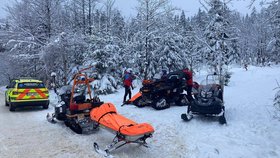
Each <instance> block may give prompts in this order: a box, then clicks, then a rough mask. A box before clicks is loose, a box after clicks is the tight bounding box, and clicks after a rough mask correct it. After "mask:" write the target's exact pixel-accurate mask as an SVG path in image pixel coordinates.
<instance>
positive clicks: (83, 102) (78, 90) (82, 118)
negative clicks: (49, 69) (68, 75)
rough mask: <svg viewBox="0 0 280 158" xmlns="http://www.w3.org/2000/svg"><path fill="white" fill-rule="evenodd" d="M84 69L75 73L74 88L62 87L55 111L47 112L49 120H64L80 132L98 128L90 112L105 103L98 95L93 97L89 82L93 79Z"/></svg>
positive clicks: (67, 124) (53, 121) (52, 121)
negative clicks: (84, 72)
mask: <svg viewBox="0 0 280 158" xmlns="http://www.w3.org/2000/svg"><path fill="white" fill-rule="evenodd" d="M82 71H83V70H81V71H79V72H78V73H77V74H75V75H74V78H73V86H72V88H71V87H69V86H68V87H67V86H66V87H62V88H61V89H62V90H61V91H62V92H61V93H60V94H59V98H60V100H59V103H58V104H57V105H56V106H55V107H54V113H53V114H49V113H48V114H47V120H48V121H49V122H51V123H56V120H59V121H63V122H64V123H65V125H66V126H68V127H69V128H70V129H72V130H73V131H74V132H76V133H78V134H83V133H90V132H91V131H93V130H95V129H96V128H97V126H96V125H95V124H94V122H93V121H92V120H91V119H90V114H89V113H90V110H91V109H92V108H94V107H98V106H100V105H101V104H102V103H103V102H101V101H100V99H99V98H98V97H92V94H91V88H90V85H89V83H90V82H91V81H93V79H91V78H88V77H87V75H86V74H83V73H82ZM70 89H71V90H70ZM86 93H87V94H86ZM86 95H88V96H89V98H88V99H86Z"/></svg>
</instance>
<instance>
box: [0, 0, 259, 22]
mask: <svg viewBox="0 0 280 158" xmlns="http://www.w3.org/2000/svg"><path fill="white" fill-rule="evenodd" d="M13 1H14V0H0V18H3V17H5V16H6V15H7V13H6V12H5V9H4V8H5V6H7V5H11V4H12V3H13ZM170 1H171V3H172V4H173V5H174V6H175V7H178V8H180V9H182V10H184V11H185V14H186V16H192V15H194V14H196V13H197V11H198V8H199V7H201V5H200V3H199V0H170ZM250 1H251V0H234V1H233V2H232V3H230V4H229V7H230V8H231V9H233V10H237V11H239V12H241V13H242V14H244V15H245V14H246V13H250V12H251V9H249V8H248V5H249V2H250ZM257 1H260V0H257ZM136 5H137V0H116V3H115V6H116V7H117V8H119V9H120V10H121V12H122V14H123V15H125V16H126V17H130V16H135V14H136V11H135V6H136ZM255 5H256V7H257V8H260V7H259V6H258V3H256V4H255Z"/></svg>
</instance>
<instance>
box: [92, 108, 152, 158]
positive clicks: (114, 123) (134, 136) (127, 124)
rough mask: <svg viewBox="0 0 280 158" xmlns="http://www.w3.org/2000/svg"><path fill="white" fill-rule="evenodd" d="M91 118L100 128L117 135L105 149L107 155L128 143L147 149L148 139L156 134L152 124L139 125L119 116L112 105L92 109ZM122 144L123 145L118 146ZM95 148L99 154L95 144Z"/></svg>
mask: <svg viewBox="0 0 280 158" xmlns="http://www.w3.org/2000/svg"><path fill="white" fill-rule="evenodd" d="M90 117H91V119H92V120H93V121H96V122H97V123H98V124H99V125H100V126H102V127H104V128H105V129H107V130H109V131H110V132H113V133H114V134H116V136H115V138H114V139H113V142H112V143H111V144H110V145H108V146H107V148H106V149H105V153H106V155H108V154H109V152H111V151H113V150H116V149H118V148H119V147H121V146H123V145H125V144H128V143H136V144H140V145H143V146H146V147H147V143H146V139H147V138H149V137H151V136H152V134H153V132H154V128H153V127H152V126H151V125H150V124H148V123H141V124H138V123H136V122H134V121H132V120H130V119H128V118H126V117H124V116H122V115H120V114H118V113H117V110H116V108H115V106H114V105H113V104H112V103H104V104H102V105H100V106H99V107H97V108H94V109H92V110H91V112H90ZM120 142H121V143H122V144H120V145H117V144H118V143H120ZM94 147H95V150H96V151H97V152H100V151H99V147H98V145H97V143H94Z"/></svg>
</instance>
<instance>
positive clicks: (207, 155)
mask: <svg viewBox="0 0 280 158" xmlns="http://www.w3.org/2000/svg"><path fill="white" fill-rule="evenodd" d="M232 71H233V76H232V78H231V82H230V85H229V86H228V87H226V89H225V105H226V118H227V121H228V125H227V126H221V125H219V124H218V122H217V121H215V120H209V119H205V118H203V117H195V118H194V119H193V120H192V121H190V122H188V123H187V122H183V121H181V119H180V115H181V113H183V112H185V110H186V107H177V106H173V107H171V108H169V109H166V110H163V111H156V110H154V109H152V108H150V107H146V108H141V109H139V108H136V107H134V106H131V105H127V106H123V107H120V105H121V100H122V95H123V90H120V92H118V93H116V94H113V95H108V96H101V99H102V100H104V101H107V102H112V103H114V104H115V105H116V107H117V109H118V111H119V113H121V114H122V115H124V116H126V117H128V118H130V119H132V120H135V121H136V122H139V123H140V122H148V123H151V124H152V125H153V126H154V128H155V130H156V132H155V133H154V137H153V138H151V139H149V140H148V144H149V145H150V148H148V149H147V148H144V147H138V146H135V145H128V146H126V147H124V148H121V149H119V150H117V151H115V152H113V153H112V154H113V155H114V156H115V157H120V158H130V157H131V158H134V157H135V158H136V157H137V158H138V157H139V158H140V157H145V158H161V157H164V158H225V157H226V158H248V157H252V158H264V157H265V158H278V157H280V141H279V140H280V132H279V131H280V122H279V120H277V119H275V118H274V117H273V114H274V112H275V109H274V108H273V105H272V103H273V97H274V94H275V91H273V89H274V88H275V87H276V81H275V79H278V80H279V79H280V78H279V76H280V67H273V68H256V67H250V68H249V71H245V70H244V69H240V68H234V69H232ZM136 91H137V89H134V92H133V93H136ZM48 112H52V108H50V109H49V110H41V109H40V108H38V109H33V110H32V109H26V110H20V111H16V112H14V113H11V112H9V110H8V108H7V107H5V106H4V96H3V95H2V94H0V157H1V158H11V157H14V158H25V157H26V158H31V157H32V158H33V157H34V158H37V157H46V158H49V157H55V158H64V157H65V158H68V157H71V158H72V157H73V158H74V157H82V158H84V157H85V158H87V157H91V158H94V157H99V156H98V155H96V153H95V152H94V151H93V147H92V144H93V142H94V141H96V142H98V143H99V145H100V146H101V147H104V146H105V145H107V144H109V143H110V141H111V140H112V139H113V135H112V134H111V133H109V132H107V131H105V130H99V131H97V132H96V133H94V134H91V135H77V134H75V133H73V132H72V131H71V130H70V129H68V128H66V127H65V126H64V125H63V124H59V123H57V124H50V123H48V122H47V121H46V119H45V116H46V114H47V113H48Z"/></svg>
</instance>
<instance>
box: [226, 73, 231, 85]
mask: <svg viewBox="0 0 280 158" xmlns="http://www.w3.org/2000/svg"><path fill="white" fill-rule="evenodd" d="M231 75H232V73H231V72H229V71H226V72H225V86H228V84H229V81H230V78H231Z"/></svg>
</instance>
